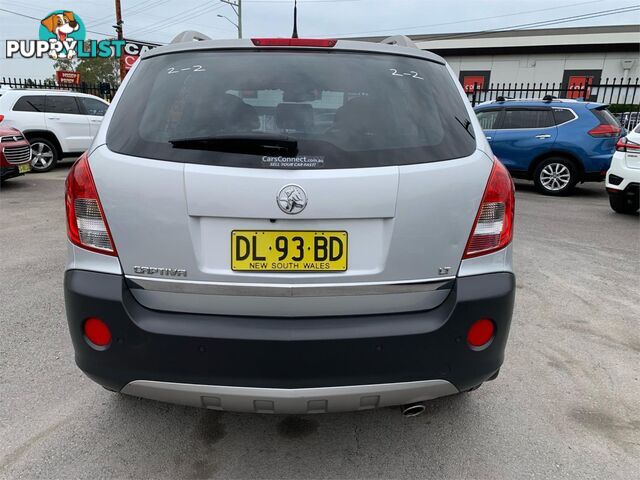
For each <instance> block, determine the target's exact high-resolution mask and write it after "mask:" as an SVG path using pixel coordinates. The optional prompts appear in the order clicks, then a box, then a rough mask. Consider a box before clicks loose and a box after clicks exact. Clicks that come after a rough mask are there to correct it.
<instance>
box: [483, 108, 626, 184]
mask: <svg viewBox="0 0 640 480" xmlns="http://www.w3.org/2000/svg"><path fill="white" fill-rule="evenodd" d="M475 111H476V115H477V116H478V120H479V122H480V124H481V125H482V128H483V130H484V133H485V135H486V136H487V140H489V143H490V144H491V149H492V150H493V151H494V153H495V154H496V156H497V157H498V158H499V159H500V161H501V162H502V163H503V164H504V165H505V166H506V167H507V168H508V169H509V171H510V172H511V175H513V176H514V177H515V178H524V179H527V180H533V181H534V183H535V185H536V187H537V188H538V190H539V191H540V192H541V193H543V194H545V195H567V194H569V193H570V192H571V191H572V190H573V188H574V187H575V185H576V184H577V183H578V182H590V181H602V180H604V176H605V173H606V171H607V169H608V168H609V165H610V163H611V157H612V156H613V152H614V148H615V144H616V141H617V139H618V137H619V135H620V131H621V128H620V125H619V124H618V122H617V121H616V119H615V118H614V117H613V115H612V114H611V113H610V112H609V111H608V110H607V106H606V105H604V104H601V103H594V102H579V101H576V100H567V99H556V98H551V97H545V99H541V100H535V99H523V100H503V101H491V102H487V103H483V104H481V105H479V106H477V107H476V108H475Z"/></svg>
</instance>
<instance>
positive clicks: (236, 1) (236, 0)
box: [218, 0, 242, 38]
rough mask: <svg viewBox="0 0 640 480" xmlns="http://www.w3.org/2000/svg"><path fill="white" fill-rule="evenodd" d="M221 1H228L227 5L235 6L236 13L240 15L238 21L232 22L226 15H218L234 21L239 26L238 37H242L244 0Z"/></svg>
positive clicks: (225, 0) (226, 1) (224, 0)
mask: <svg viewBox="0 0 640 480" xmlns="http://www.w3.org/2000/svg"><path fill="white" fill-rule="evenodd" d="M220 1H221V2H222V3H226V4H227V5H231V8H233V11H234V13H235V14H236V15H237V17H238V23H235V22H231V20H229V19H228V18H227V17H225V16H224V15H218V16H219V17H222V18H227V20H229V21H230V22H231V23H233V24H234V25H235V26H236V27H237V28H238V38H242V0H220Z"/></svg>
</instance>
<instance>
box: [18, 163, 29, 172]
mask: <svg viewBox="0 0 640 480" xmlns="http://www.w3.org/2000/svg"><path fill="white" fill-rule="evenodd" d="M30 171H31V165H29V164H28V163H23V164H22V165H18V173H27V172H30Z"/></svg>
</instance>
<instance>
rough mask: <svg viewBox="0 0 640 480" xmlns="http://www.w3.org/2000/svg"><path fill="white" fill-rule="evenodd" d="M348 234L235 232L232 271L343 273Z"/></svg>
mask: <svg viewBox="0 0 640 480" xmlns="http://www.w3.org/2000/svg"><path fill="white" fill-rule="evenodd" d="M347 238H348V237H347V232H343V231H339V232H328V231H325V232H310V231H277V230H261V231H255V230H234V231H233V232H231V269H232V270H234V271H237V272H283V273H286V272H343V271H345V270H346V269H347V248H348V242H347Z"/></svg>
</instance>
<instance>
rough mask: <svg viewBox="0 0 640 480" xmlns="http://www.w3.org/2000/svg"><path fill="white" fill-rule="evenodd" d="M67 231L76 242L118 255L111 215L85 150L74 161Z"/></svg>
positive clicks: (67, 200)
mask: <svg viewBox="0 0 640 480" xmlns="http://www.w3.org/2000/svg"><path fill="white" fill-rule="evenodd" d="M65 203H66V207H67V234H68V236H69V240H70V241H71V243H73V244H74V245H77V246H79V247H82V248H84V249H87V250H91V251H93V252H98V253H103V254H105V255H112V256H116V255H117V252H116V247H115V245H114V244H113V239H112V238H111V232H110V231H109V226H108V225H107V219H106V217H105V215H104V211H103V210H102V205H101V204H100V199H99V198H98V192H97V190H96V185H95V183H94V182H93V176H92V175H91V170H90V169H89V160H88V158H87V154H86V153H84V154H82V156H81V157H80V158H78V160H77V161H76V163H74V164H73V166H72V167H71V170H69V174H68V175H67V181H66V195H65Z"/></svg>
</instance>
